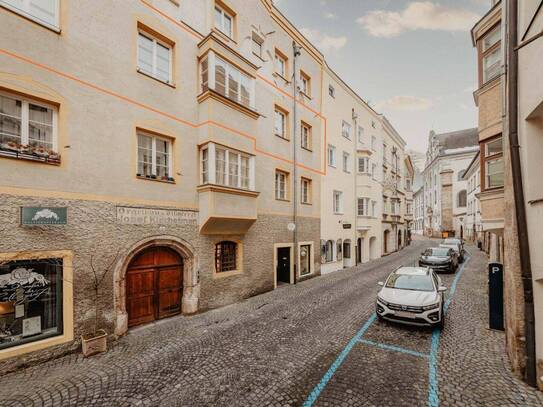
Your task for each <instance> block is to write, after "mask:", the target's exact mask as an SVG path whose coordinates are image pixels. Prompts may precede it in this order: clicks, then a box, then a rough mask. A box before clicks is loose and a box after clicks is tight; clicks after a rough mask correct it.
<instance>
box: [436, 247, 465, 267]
mask: <svg viewBox="0 0 543 407" xmlns="http://www.w3.org/2000/svg"><path fill="white" fill-rule="evenodd" d="M439 247H445V248H448V249H453V250H454V251H455V252H456V254H457V255H458V262H459V263H463V262H464V253H465V251H464V249H463V247H462V245H460V244H458V243H441V244H440V245H439Z"/></svg>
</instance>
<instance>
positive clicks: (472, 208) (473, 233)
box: [463, 153, 483, 242]
mask: <svg viewBox="0 0 543 407" xmlns="http://www.w3.org/2000/svg"><path fill="white" fill-rule="evenodd" d="M479 157H480V155H479V153H477V154H476V155H475V157H473V160H472V161H471V163H470V164H469V165H468V168H467V169H466V173H465V174H464V180H465V181H467V184H468V189H467V191H468V195H467V201H468V202H467V203H468V205H467V211H466V212H467V213H466V216H465V218H464V222H463V229H464V238H465V239H467V240H470V241H472V242H479V241H480V240H481V238H482V236H481V234H482V230H483V226H482V224H481V206H480V202H479V193H480V192H481V169H480V166H481V163H480V158H479Z"/></svg>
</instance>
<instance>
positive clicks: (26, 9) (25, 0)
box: [0, 0, 60, 32]
mask: <svg viewBox="0 0 543 407" xmlns="http://www.w3.org/2000/svg"><path fill="white" fill-rule="evenodd" d="M54 2H55V4H54V9H55V18H54V20H55V21H54V23H50V22H48V21H45V20H42V19H40V18H39V17H37V16H35V15H33V14H32V13H30V5H31V2H30V0H22V7H23V8H22V9H21V8H18V7H17V6H15V5H14V4H11V3H10V2H9V1H8V0H0V6H2V7H5V8H7V9H9V10H11V11H13V12H14V13H17V14H20V15H22V16H24V17H26V18H28V19H29V20H32V21H34V22H36V23H38V24H40V25H43V26H44V27H47V28H50V29H51V30H53V31H56V32H60V0H54Z"/></svg>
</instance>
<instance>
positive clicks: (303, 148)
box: [301, 146, 313, 153]
mask: <svg viewBox="0 0 543 407" xmlns="http://www.w3.org/2000/svg"><path fill="white" fill-rule="evenodd" d="M301 148H302V150H305V151H308V152H310V153H312V152H313V150H311V149H310V148H307V147H304V146H301Z"/></svg>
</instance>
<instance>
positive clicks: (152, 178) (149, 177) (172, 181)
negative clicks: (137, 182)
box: [136, 174, 175, 184]
mask: <svg viewBox="0 0 543 407" xmlns="http://www.w3.org/2000/svg"><path fill="white" fill-rule="evenodd" d="M136 177H138V178H139V179H146V180H150V181H158V182H166V183H168V184H175V178H173V177H157V176H156V175H142V174H136Z"/></svg>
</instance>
